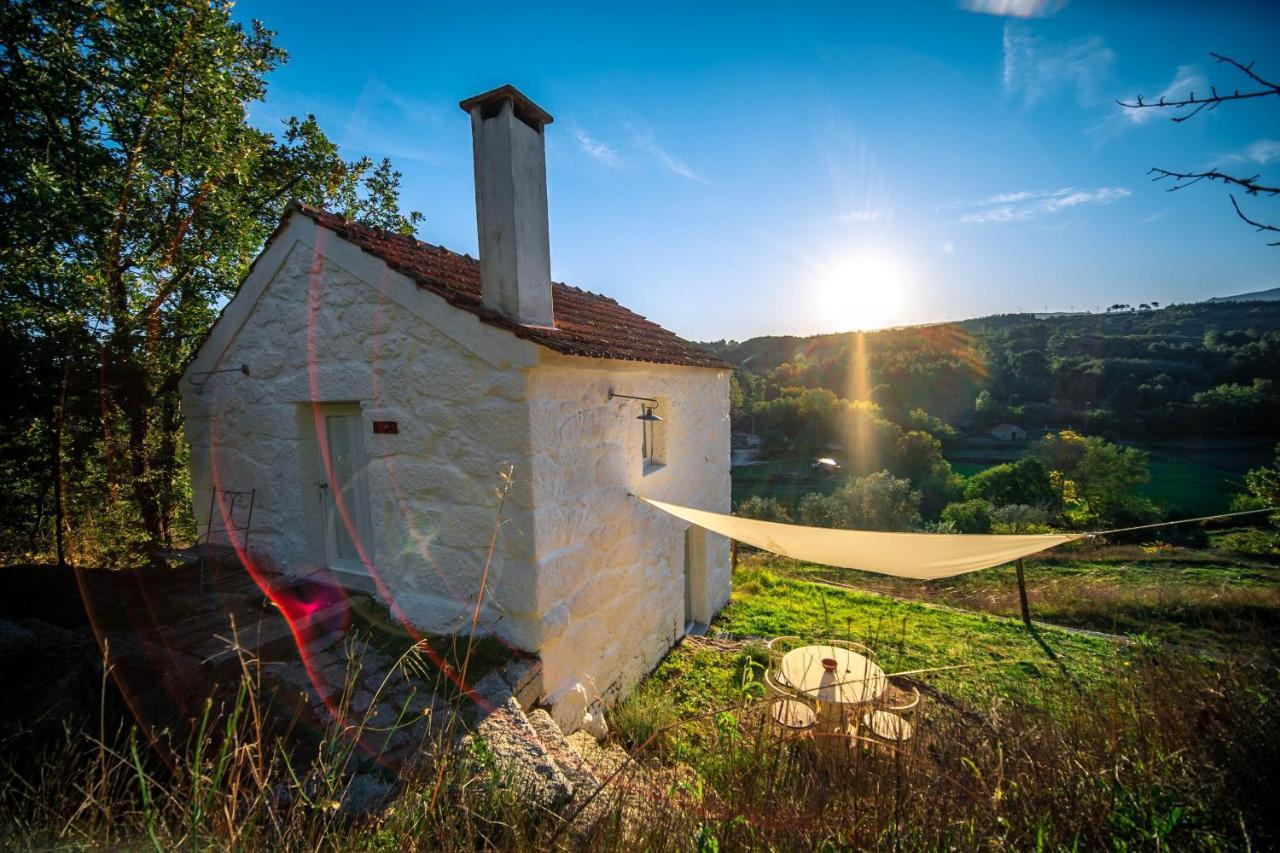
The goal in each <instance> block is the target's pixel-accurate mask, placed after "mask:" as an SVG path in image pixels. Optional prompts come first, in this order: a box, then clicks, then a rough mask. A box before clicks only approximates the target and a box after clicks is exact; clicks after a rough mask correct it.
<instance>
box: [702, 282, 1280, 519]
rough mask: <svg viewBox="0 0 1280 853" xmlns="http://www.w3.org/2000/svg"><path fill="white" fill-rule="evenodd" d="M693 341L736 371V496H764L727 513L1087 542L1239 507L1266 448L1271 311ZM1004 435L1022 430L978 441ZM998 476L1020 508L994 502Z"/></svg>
mask: <svg viewBox="0 0 1280 853" xmlns="http://www.w3.org/2000/svg"><path fill="white" fill-rule="evenodd" d="M706 346H708V347H709V348H710V349H712V350H714V351H715V352H716V353H718V354H719V355H721V356H722V357H724V358H726V359H727V360H729V361H732V362H733V363H735V364H738V365H740V367H739V369H738V370H737V371H735V374H734V377H733V385H732V388H731V397H732V400H731V404H732V411H733V423H734V430H735V433H736V436H737V437H736V439H735V440H736V443H737V444H738V446H739V447H740V448H742V452H746V453H748V455H749V456H750V461H751V463H754V464H746V465H741V466H740V467H737V468H735V472H734V497H735V502H736V503H737V504H738V505H739V506H740V507H741V505H742V503H743V502H744V501H746V500H748V499H758V500H764V501H775V500H776V501H777V504H776V505H774V504H773V503H768V504H767V505H762V504H759V503H758V500H757V503H756V504H753V505H751V506H749V507H747V508H746V509H745V510H740V511H745V512H747V513H748V514H755V515H758V516H761V517H773V516H774V515H777V514H779V513H782V514H786V515H788V516H795V515H798V516H799V517H800V520H802V521H805V522H806V523H814V524H822V525H827V526H840V527H845V526H848V527H863V528H872V529H874V528H881V529H886V528H899V529H908V528H914V527H918V526H920V525H922V524H924V525H929V524H944V525H949V527H948V528H947V529H961V530H976V529H988V528H989V527H990V525H991V524H993V523H994V524H996V526H998V527H1004V528H1008V527H1010V526H1012V527H1018V526H1019V525H1022V526H1026V525H1027V524H1033V525H1034V524H1041V523H1049V524H1052V525H1065V526H1071V527H1085V526H1091V525H1093V526H1095V529H1096V525H1100V524H1101V525H1106V524H1123V523H1130V522H1134V523H1136V522H1140V521H1144V520H1150V519H1153V518H1156V517H1158V516H1165V517H1169V516H1176V517H1186V516H1188V515H1195V514H1202V513H1208V512H1219V511H1224V510H1226V509H1228V508H1229V507H1230V506H1232V505H1239V502H1240V501H1241V500H1246V501H1247V499H1245V498H1242V497H1240V496H1241V495H1243V494H1244V493H1245V492H1246V491H1247V488H1246V485H1245V480H1246V477H1245V475H1246V472H1247V471H1249V470H1251V469H1255V468H1257V466H1260V465H1263V464H1265V463H1266V462H1267V461H1268V459H1269V458H1270V456H1271V446H1272V445H1274V444H1275V441H1276V437H1277V436H1278V435H1280V304H1278V303H1274V302H1271V303H1268V302H1249V303H1219V304H1208V303H1200V304H1192V305H1176V306H1171V307H1167V308H1156V307H1153V306H1146V305H1144V306H1141V307H1140V308H1138V309H1132V308H1130V307H1129V306H1114V307H1113V309H1112V310H1110V311H1108V312H1107V313H1105V314H1078V315H1058V316H1047V317H1046V316H1036V315H1029V314H1010V315H999V316H992V317H982V318H978V319H974V320H966V321H964V322H959V323H946V324H940V325H933V326H919V327H912V328H901V329H887V330H884V331H877V332H867V333H850V334H839V335H817V336H813V337H808V338H799V337H764V338H754V339H752V340H748V341H742V342H738V341H716V342H714V343H710V344H707V345H706ZM1002 423H1010V424H1013V425H1015V426H1017V427H1019V428H1021V429H1023V430H1025V431H1026V432H1025V435H1023V434H1021V433H1019V434H1018V435H1019V440H1014V441H1002V440H999V439H997V438H994V437H992V436H991V435H989V431H990V430H991V428H992V427H994V426H996V425H998V424H1002ZM748 436H754V438H750V439H749V441H748ZM748 444H749V445H750V446H749V447H748V446H747V445H748ZM1064 448H1065V449H1066V450H1065V451H1064ZM823 458H825V459H827V460H828V461H827V462H825V463H819V462H817V461H816V460H818V459H823ZM740 461H744V460H740ZM1024 462H1025V464H1023V463H1024ZM1032 462H1038V463H1039V467H1037V466H1036V465H1032V464H1031V463H1032ZM1019 465H1021V467H1017V466H1019ZM1006 469H1007V470H1006ZM984 477H985V478H986V479H984ZM993 477H994V480H993V479H992V478H993ZM1001 477H1011V478H1013V480H1015V481H1017V486H1016V488H1015V489H1014V491H1016V492H1018V494H1017V495H1010V494H1005V493H1006V492H1008V491H1009V490H1008V489H1003V488H995V487H994V485H995V480H998V479H1000V478H1001ZM988 480H991V482H988ZM1051 481H1052V482H1051ZM1050 485H1052V486H1053V488H1052V492H1051V493H1050V492H1046V491H1045V490H1046V489H1048V488H1049V487H1050ZM989 486H990V487H991V488H988V487H989ZM973 500H981V501H985V504H983V505H979V504H972V503H971V502H972V501H973ZM966 502H970V504H969V505H968V506H965V505H964V504H965V503H966ZM1018 507H1022V509H1018ZM1027 508H1031V510H1032V511H1031V512H1028V511H1027ZM993 511H995V516H992V515H991V513H992V512H993ZM1001 512H1004V514H1005V515H1007V516H1008V518H1007V519H1004V521H1001V518H1002V517H1003V516H1001ZM975 513H977V516H975V515H974V514H975ZM993 518H994V519H995V520H994V521H993Z"/></svg>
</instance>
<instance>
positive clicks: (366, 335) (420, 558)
mask: <svg viewBox="0 0 1280 853" xmlns="http://www.w3.org/2000/svg"><path fill="white" fill-rule="evenodd" d="M240 364H246V365H248V366H249V370H250V375H249V376H247V377H246V376H242V375H240V374H238V373H229V374H219V375H217V376H214V377H213V378H212V379H210V381H209V382H208V384H207V385H206V387H205V390H204V392H203V393H202V394H199V395H197V394H195V393H194V390H193V387H192V385H191V383H190V382H184V383H183V410H184V414H185V415H186V428H187V436H188V440H189V442H190V444H191V467H192V486H193V501H194V508H195V513H196V518H197V520H198V521H201V522H203V521H204V520H205V518H206V516H207V514H208V506H209V495H210V489H211V488H212V486H213V484H214V483H215V482H216V483H217V485H218V487H219V488H223V489H250V488H253V489H257V490H258V497H257V503H256V506H255V508H254V521H253V531H252V538H251V540H250V550H251V552H253V553H254V554H255V555H257V558H260V559H263V560H265V561H270V562H272V563H274V564H276V565H279V566H282V567H284V568H286V569H288V570H290V571H294V572H306V571H312V570H314V569H315V567H317V566H319V565H322V564H323V563H324V561H325V558H324V550H323V545H322V542H323V539H322V536H323V531H322V529H321V527H320V523H321V522H320V518H321V517H322V513H321V507H320V492H319V488H318V481H319V476H318V475H319V472H318V464H317V459H316V450H315V446H314V435H315V415H314V408H313V405H312V404H313V402H319V403H356V404H358V405H359V407H360V412H361V414H362V419H361V420H362V422H363V425H364V435H363V438H364V451H365V455H366V457H367V459H368V492H369V497H370V517H371V522H372V536H371V539H372V542H371V543H365V544H366V550H367V551H368V553H369V555H370V558H371V561H372V566H373V573H374V574H375V575H376V577H377V578H378V579H379V581H380V584H381V585H380V588H379V591H380V592H382V593H384V594H386V595H388V596H389V597H390V598H391V599H392V601H393V602H394V604H395V605H397V606H398V607H399V608H400V610H401V611H402V613H403V614H404V615H405V616H406V617H407V618H409V619H410V620H412V621H413V622H414V623H415V624H417V625H418V626H419V627H420V628H422V629H424V630H427V631H432V632H446V631H450V630H455V629H457V628H460V627H462V626H463V625H464V624H466V623H467V622H469V617H470V612H471V610H470V608H471V606H472V605H473V603H474V600H475V594H476V591H477V589H478V587H479V578H480V572H481V571H482V569H483V566H484V561H485V556H486V552H487V547H488V542H489V537H490V535H491V532H492V525H493V522H494V518H495V504H496V501H495V497H494V493H493V490H494V486H495V485H496V482H497V472H498V470H499V469H500V467H501V466H502V465H503V464H504V463H511V464H512V465H513V466H514V473H515V480H514V482H515V485H514V487H513V489H512V491H511V495H510V498H509V499H508V503H507V508H506V513H505V518H506V519H507V522H506V524H505V525H504V527H503V529H502V532H501V535H500V536H499V540H498V541H499V547H498V550H497V553H496V555H495V559H494V562H493V565H492V567H491V570H490V579H489V597H488V603H487V604H486V607H485V609H484V613H483V616H482V626H483V627H485V628H487V629H492V630H493V631H495V632H496V633H498V634H499V635H501V636H503V637H505V638H507V639H508V640H510V641H511V642H513V643H514V644H516V645H519V646H520V647H522V648H525V649H528V650H530V651H537V652H538V653H539V654H540V655H541V656H542V659H543V667H544V670H543V672H544V676H543V688H544V699H545V700H546V701H547V702H549V703H550V704H552V705H553V707H560V708H572V707H573V705H574V701H576V700H572V699H570V698H567V697H571V695H572V696H576V697H581V696H582V695H583V691H582V690H581V688H580V687H579V685H583V686H585V688H586V694H587V695H586V698H587V699H588V700H594V699H597V698H599V699H600V700H602V701H603V702H604V703H605V704H612V702H613V701H614V700H615V699H616V698H617V697H618V696H619V695H621V694H622V693H624V692H625V691H626V690H628V689H630V687H631V686H632V685H634V684H635V682H636V681H638V680H639V679H640V678H641V677H643V676H644V675H645V674H646V673H648V672H649V671H650V670H651V669H652V668H653V667H654V666H655V665H656V664H657V663H658V661H659V660H661V658H662V656H663V655H664V654H665V653H666V651H667V650H668V649H669V648H670V647H671V645H672V644H673V643H674V642H675V641H676V640H677V639H678V638H679V637H680V636H681V635H682V633H683V631H684V615H685V614H684V596H685V592H684V589H685V587H684V567H685V560H686V533H687V531H688V529H689V525H687V524H685V523H684V522H681V521H679V520H677V519H675V518H672V517H670V516H667V515H666V514H664V513H662V512H661V511H660V510H657V509H655V508H653V507H650V506H649V505H647V504H644V503H643V502H641V501H639V500H638V499H636V498H635V497H633V496H632V495H644V496H647V497H652V498H656V499H660V500H664V501H670V502H673V503H680V504H685V505H688V506H694V507H698V508H701V509H707V510H713V511H719V512H728V511H729V509H730V503H729V501H730V498H729V488H730V481H729V401H728V374H727V372H725V371H718V370H712V369H704V368H682V367H674V366H666V365H651V364H639V363H633V362H623V361H612V360H599V359H586V358H578V357H569V356H562V355H558V354H555V353H553V352H551V351H550V350H546V349H544V348H541V347H538V346H536V345H534V344H532V343H530V342H528V341H523V340H521V339H519V338H516V337H515V336H514V335H512V334H510V333H509V332H506V331H503V330H500V329H496V328H493V327H491V326H487V325H484V324H482V323H480V321H479V320H478V318H476V317H475V316H474V315H471V314H468V313H466V312H463V311H460V310H458V309H456V308H453V307H452V306H450V305H448V304H447V303H445V302H444V301H443V300H441V299H439V298H438V297H435V296H433V295H431V294H429V293H425V292H424V291H422V290H421V289H419V288H417V287H416V285H414V284H413V282H411V281H410V280H409V279H407V278H405V277H403V276H401V275H399V274H398V273H394V272H391V271H389V270H388V269H387V268H386V266H385V265H383V264H382V263H381V262H380V261H378V260H376V259H374V258H373V257H372V256H370V255H367V254H365V253H363V252H361V251H360V250H359V249H358V248H356V247H354V246H352V245H351V244H349V243H346V242H345V241H343V240H340V239H338V238H336V237H335V236H334V235H332V234H331V233H329V232H327V231H324V230H323V229H319V228H317V227H315V226H314V223H311V221H310V220H308V219H306V218H305V217H301V216H296V215H295V216H294V217H292V218H291V220H290V224H289V226H288V228H287V229H286V230H285V231H284V232H283V233H282V234H280V235H279V236H277V238H276V239H275V240H274V241H273V243H272V245H271V246H270V247H269V248H268V250H267V251H266V252H265V253H264V255H263V256H262V257H261V258H259V260H258V262H257V263H256V264H255V267H254V270H253V272H252V273H251V275H250V277H249V279H248V280H246V282H245V284H244V285H243V286H242V288H241V290H240V293H239V294H238V295H237V296H236V298H235V299H234V300H233V301H232V302H231V303H230V304H229V305H228V307H227V310H226V312H225V313H224V317H223V318H222V320H221V321H220V322H219V323H218V324H217V325H216V326H215V327H214V330H213V332H212V333H211V334H210V336H209V339H208V340H207V341H206V342H205V343H204V345H203V346H202V347H201V350H200V352H199V354H198V355H197V358H196V359H195V361H194V362H193V364H192V365H191V367H190V368H189V369H188V375H193V374H197V373H199V372H201V371H206V370H215V369H222V368H226V367H238V366H239V365H240ZM611 388H612V389H613V390H615V391H617V392H619V393H622V394H632V395H636V396H652V397H657V398H659V399H660V400H661V401H662V405H661V406H660V407H659V408H658V413H659V414H660V415H661V416H662V417H663V418H664V419H665V420H664V422H663V424H662V427H661V429H662V430H663V431H664V434H662V435H661V436H660V440H659V445H660V448H661V450H662V452H663V458H662V460H661V461H662V462H663V464H662V465H659V466H648V467H646V466H643V465H642V462H641V452H640V444H641V429H642V427H641V422H640V421H637V420H636V415H638V414H639V413H640V404H639V403H637V402H636V401H634V400H625V399H614V400H612V401H610V400H609V399H608V392H609V390H610V389H611ZM375 419H377V420H394V421H396V422H397V423H398V426H399V433H398V434H395V435H382V434H375V433H374V432H373V427H372V422H373V420H375ZM689 541H690V542H691V543H692V545H693V547H694V548H695V550H696V553H695V554H694V556H693V563H694V565H695V572H694V577H695V580H696V583H695V584H694V588H693V596H692V598H693V618H694V620H695V621H698V622H702V623H705V622H707V621H709V620H710V618H711V617H712V616H713V615H714V614H715V613H716V612H717V611H719V610H720V609H721V608H722V607H723V606H724V605H725V604H726V603H727V602H728V599H729V586H730V566H729V544H728V542H727V540H725V539H723V538H722V537H720V536H717V535H714V534H705V533H703V532H702V531H701V530H698V529H695V530H694V534H693V536H692V537H691V538H690V539H689ZM348 581H349V582H351V579H348ZM356 582H357V583H358V581H356ZM575 688H578V689H576V690H575ZM560 716H561V717H562V719H561V720H560V721H561V722H562V723H565V724H567V725H568V726H575V725H576V724H577V720H573V719H569V718H567V717H565V716H564V714H561V715H560Z"/></svg>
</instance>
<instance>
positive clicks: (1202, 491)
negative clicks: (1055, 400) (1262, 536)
mask: <svg viewBox="0 0 1280 853" xmlns="http://www.w3.org/2000/svg"><path fill="white" fill-rule="evenodd" d="M1134 446H1136V447H1140V448H1142V449H1143V450H1146V451H1148V452H1149V453H1150V454H1151V463H1150V470H1151V482H1149V483H1148V484H1147V485H1146V486H1144V487H1143V488H1142V493H1143V494H1144V495H1146V496H1147V497H1149V498H1151V500H1153V501H1155V502H1156V504H1157V505H1158V506H1159V507H1160V508H1161V510H1163V511H1164V512H1165V514H1166V515H1170V516H1175V517H1183V516H1192V515H1209V514H1211V513H1216V512H1226V511H1227V510H1228V509H1229V508H1230V506H1231V499H1232V497H1234V496H1235V495H1237V494H1240V493H1241V492H1243V491H1244V474H1245V472H1246V471H1249V470H1250V469H1252V468H1257V467H1259V466H1262V465H1265V464H1267V463H1268V462H1269V461H1270V459H1271V456H1272V445H1271V444H1270V443H1269V442H1260V441H1247V442H1242V441H1230V440H1227V441H1208V440H1206V441H1185V442H1160V443H1153V444H1149V445H1143V444H1135V445H1134ZM1029 451H1030V443H1029V442H1019V443H1011V442H1004V441H998V440H995V439H991V438H965V439H962V440H960V441H958V442H956V443H954V444H950V445H948V446H947V447H945V448H944V455H945V456H946V457H947V461H949V462H950V463H951V467H952V468H954V469H955V470H956V471H957V472H958V473H960V474H963V475H964V476H966V477H972V476H973V475H974V474H977V473H978V472H979V471H983V470H986V469H987V468H990V467H992V466H993V465H999V464H1001V463H1004V462H1012V461H1015V460H1017V459H1020V458H1022V457H1023V456H1025V455H1027V453H1028V452H1029Z"/></svg>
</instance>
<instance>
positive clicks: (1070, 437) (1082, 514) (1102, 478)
mask: <svg viewBox="0 0 1280 853" xmlns="http://www.w3.org/2000/svg"><path fill="white" fill-rule="evenodd" d="M1034 452H1035V454H1036V456H1037V458H1039V459H1040V460H1041V462H1043V463H1044V465H1045V467H1046V468H1048V469H1049V470H1050V471H1051V472H1056V473H1057V475H1058V480H1059V483H1060V486H1059V489H1060V493H1061V494H1062V497H1063V504H1064V506H1065V507H1066V511H1067V516H1068V518H1069V520H1071V521H1072V522H1073V523H1074V524H1077V525H1082V526H1090V525H1097V524H1100V525H1110V524H1127V523H1139V522H1144V521H1149V520H1151V519H1153V518H1154V517H1155V516H1156V515H1157V514H1158V513H1157V510H1156V507H1155V505H1154V504H1153V503H1152V502H1151V501H1150V500H1149V499H1147V498H1144V497H1142V496H1141V495H1140V494H1139V493H1138V489H1139V488H1140V487H1141V486H1143V485H1145V484H1146V483H1147V482H1148V481H1149V480H1150V479H1151V474H1150V471H1149V470H1148V454H1147V452H1146V451H1143V450H1138V449H1137V448H1134V447H1120V446H1119V445H1115V444H1112V443H1111V442H1108V441H1105V440H1103V439H1102V438H1099V437H1097V436H1088V437H1086V436H1083V435H1081V434H1080V433H1077V432H1073V431H1071V430H1063V431H1062V432H1060V433H1056V434H1051V435H1047V436H1045V437H1044V439H1043V440H1041V441H1040V442H1038V443H1037V445H1036V446H1035V448H1034Z"/></svg>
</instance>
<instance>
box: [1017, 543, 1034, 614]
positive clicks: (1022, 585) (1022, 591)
mask: <svg viewBox="0 0 1280 853" xmlns="http://www.w3.org/2000/svg"><path fill="white" fill-rule="evenodd" d="M1016 565H1017V567H1018V597H1019V598H1021V599H1022V621H1023V622H1026V623H1027V627H1028V628H1030V627H1031V608H1030V607H1028V606H1027V578H1026V576H1025V575H1024V574H1023V573H1022V558H1021V557H1019V558H1018V562H1017V564H1016Z"/></svg>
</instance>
